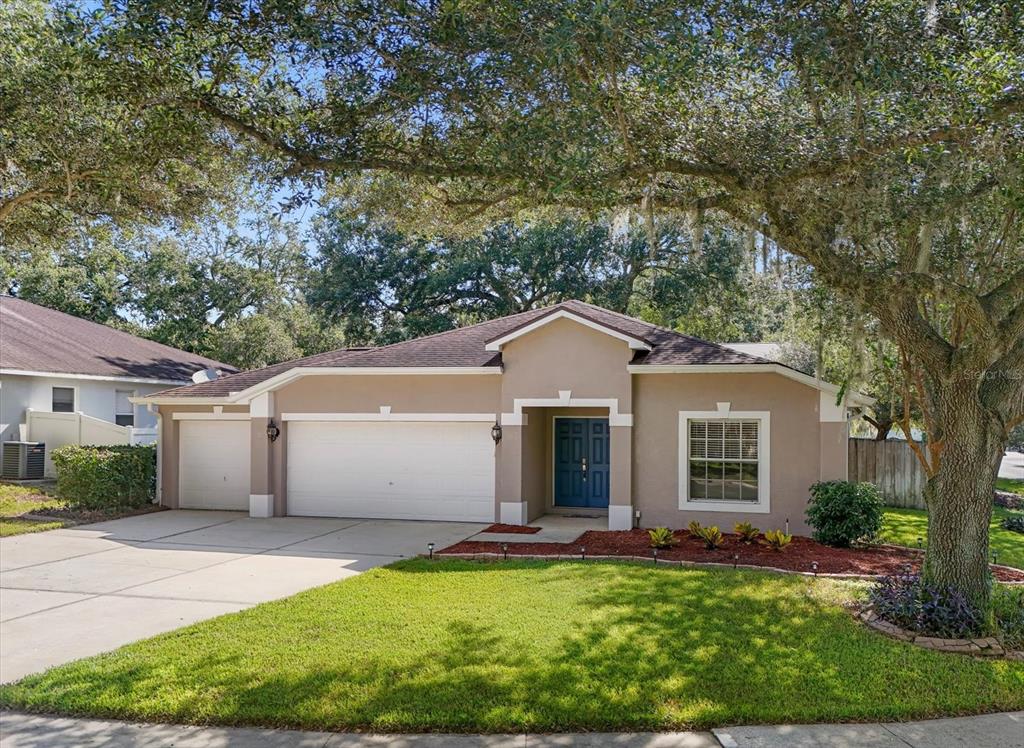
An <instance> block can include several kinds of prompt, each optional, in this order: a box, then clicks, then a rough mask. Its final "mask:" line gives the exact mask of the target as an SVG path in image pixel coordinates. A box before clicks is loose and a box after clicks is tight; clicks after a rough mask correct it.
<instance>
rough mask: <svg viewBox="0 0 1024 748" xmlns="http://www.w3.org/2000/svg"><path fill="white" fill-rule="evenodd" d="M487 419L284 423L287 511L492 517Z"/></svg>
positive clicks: (390, 516)
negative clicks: (286, 424) (285, 428)
mask: <svg viewBox="0 0 1024 748" xmlns="http://www.w3.org/2000/svg"><path fill="white" fill-rule="evenodd" d="M490 429H491V424H490V423H483V422H464V421H438V422H394V421H379V422H378V421H355V422H346V421H291V422H290V423H289V424H288V449H287V454H288V459H287V462H288V513H289V514H293V515H301V516H312V517H374V518H386V519H432V520H448V521H473V522H492V521H494V442H493V441H492V440H491V435H490Z"/></svg>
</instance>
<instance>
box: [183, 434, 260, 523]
mask: <svg viewBox="0 0 1024 748" xmlns="http://www.w3.org/2000/svg"><path fill="white" fill-rule="evenodd" d="M178 506H180V507H181V508H182V509H243V510H246V511H248V509H249V421H248V420H245V421H181V422H180V423H179V425H178Z"/></svg>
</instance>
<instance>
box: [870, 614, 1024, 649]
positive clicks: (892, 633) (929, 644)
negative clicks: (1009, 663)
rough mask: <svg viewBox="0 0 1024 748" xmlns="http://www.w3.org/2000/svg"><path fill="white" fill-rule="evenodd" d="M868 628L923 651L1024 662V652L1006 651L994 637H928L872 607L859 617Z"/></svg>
mask: <svg viewBox="0 0 1024 748" xmlns="http://www.w3.org/2000/svg"><path fill="white" fill-rule="evenodd" d="M857 618H859V619H860V620H861V621H862V622H863V623H864V624H865V625H866V626H868V628H871V629H873V630H874V631H877V632H878V633H880V634H884V635H885V636H888V637H889V638H891V639H898V640H899V641H903V642H907V643H908V644H913V645H915V646H918V647H921V648H923V649H932V650H935V651H937V652H952V653H955V654H967V655H972V656H974V657H1003V658H1005V659H1008V660H1020V661H1022V662H1024V651H1019V650H1015V649H1006V648H1004V647H1003V645H1002V644H1000V643H999V640H998V639H996V638H995V637H993V636H980V637H972V638H970V639H945V638H943V637H939V636H926V635H924V634H919V633H918V632H916V631H910V630H909V629H905V628H902V627H900V626H897V625H896V624H895V623H890V622H889V621H886V620H883V619H881V618H879V617H878V615H877V614H876V613H875V611H874V610H872V609H871V608H870V607H869V608H865V609H863V610H862V611H861V612H860V614H859V615H858V616H857Z"/></svg>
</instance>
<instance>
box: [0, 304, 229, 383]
mask: <svg viewBox="0 0 1024 748" xmlns="http://www.w3.org/2000/svg"><path fill="white" fill-rule="evenodd" d="M207 368H214V369H220V370H221V371H227V372H234V371H237V369H235V367H233V366H228V365H227V364H222V363H221V362H219V361H214V360H213V359H211V358H206V357H205V356H197V355H196V354H194V353H186V352H185V351H180V350H178V349H177V348H171V347H170V346H168V345H163V344H161V343H157V342H154V341H152V340H146V339H144V338H138V337H136V336H134V335H130V334H128V333H126V332H122V331H121V330H115V329H114V328H113V327H107V326H106V325H101V324H98V323H96V322H90V321H89V320H85V319H81V318H80V317H73V316H72V315H70V314H65V313H64V312H58V311H56V310H55V309H48V308H47V307H44V306H39V305H38V304H33V303H32V302H30V301H25V300H24V299H17V298H15V297H13V296H6V295H2V294H0V369H15V370H19V371H38V372H47V373H54V374H86V375H92V376H103V377H128V378H132V379H161V380H166V381H178V382H188V381H189V380H190V379H191V377H192V374H193V373H195V372H197V371H199V370H201V369H207Z"/></svg>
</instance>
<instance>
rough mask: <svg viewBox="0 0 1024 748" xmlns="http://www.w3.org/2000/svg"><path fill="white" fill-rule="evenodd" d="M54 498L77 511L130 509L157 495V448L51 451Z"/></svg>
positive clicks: (127, 447) (111, 447) (77, 447)
mask: <svg viewBox="0 0 1024 748" xmlns="http://www.w3.org/2000/svg"><path fill="white" fill-rule="evenodd" d="M53 464H54V466H55V467H56V468H57V494H58V495H59V496H60V497H61V498H62V499H64V500H65V501H67V502H68V503H69V504H70V505H71V506H72V507H73V508H76V509H98V510H115V509H132V508H138V507H143V506H145V505H146V504H147V503H149V502H151V501H152V500H153V497H154V496H155V495H156V447H155V446H139V447H129V446H109V447H79V446H75V445H71V444H68V445H66V446H63V447H60V448H58V449H55V450H53Z"/></svg>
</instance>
